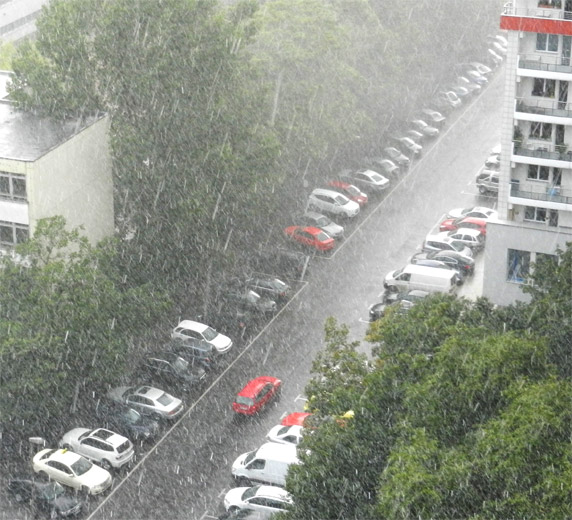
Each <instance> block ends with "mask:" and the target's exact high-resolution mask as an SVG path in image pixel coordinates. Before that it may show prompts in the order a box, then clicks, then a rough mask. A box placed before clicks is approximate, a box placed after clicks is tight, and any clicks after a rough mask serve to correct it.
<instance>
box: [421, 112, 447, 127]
mask: <svg viewBox="0 0 572 520" xmlns="http://www.w3.org/2000/svg"><path fill="white" fill-rule="evenodd" d="M420 115H421V117H422V119H423V120H425V121H427V122H428V123H429V124H431V125H433V126H437V127H441V126H443V125H444V124H445V121H446V120H447V118H446V117H445V116H444V115H443V114H441V112H438V111H437V110H433V109H432V108H423V109H421V114H420Z"/></svg>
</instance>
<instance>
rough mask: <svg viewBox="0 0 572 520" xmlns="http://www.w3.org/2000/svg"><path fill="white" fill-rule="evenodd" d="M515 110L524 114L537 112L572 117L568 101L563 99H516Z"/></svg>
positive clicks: (545, 114)
mask: <svg viewBox="0 0 572 520" xmlns="http://www.w3.org/2000/svg"><path fill="white" fill-rule="evenodd" d="M516 111H517V112H523V113H525V114H538V115H543V116H555V117H572V109H571V108H570V103H566V102H564V101H553V102H547V101H545V100H544V99H542V100H533V99H522V98H520V99H517V100H516Z"/></svg>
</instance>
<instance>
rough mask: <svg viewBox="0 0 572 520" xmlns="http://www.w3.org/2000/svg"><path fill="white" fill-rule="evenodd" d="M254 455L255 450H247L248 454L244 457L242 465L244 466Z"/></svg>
mask: <svg viewBox="0 0 572 520" xmlns="http://www.w3.org/2000/svg"><path fill="white" fill-rule="evenodd" d="M254 457H256V450H254V451H251V452H249V453H248V455H247V456H246V457H244V465H245V466H246V465H247V464H248V463H249V462H250V461H251V460H253V459H254Z"/></svg>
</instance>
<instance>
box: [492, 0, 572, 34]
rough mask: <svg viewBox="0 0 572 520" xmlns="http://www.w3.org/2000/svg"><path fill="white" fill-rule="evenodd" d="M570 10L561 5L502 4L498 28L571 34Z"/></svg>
mask: <svg viewBox="0 0 572 520" xmlns="http://www.w3.org/2000/svg"><path fill="white" fill-rule="evenodd" d="M571 22H572V12H570V11H565V10H564V9H562V8H561V7H549V6H542V5H540V6H539V7H514V5H513V4H512V2H509V3H507V4H506V5H505V6H504V9H503V13H502V15H501V23H500V28H501V29H504V30H507V31H519V32H530V33H550V34H563V35H572V23H571Z"/></svg>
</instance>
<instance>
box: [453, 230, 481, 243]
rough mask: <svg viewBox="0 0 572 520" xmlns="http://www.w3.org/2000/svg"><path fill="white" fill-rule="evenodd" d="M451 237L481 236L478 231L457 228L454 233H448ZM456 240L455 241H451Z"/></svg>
mask: <svg viewBox="0 0 572 520" xmlns="http://www.w3.org/2000/svg"><path fill="white" fill-rule="evenodd" d="M450 233H451V235H453V234H455V233H463V234H464V235H473V236H475V237H477V236H482V233H481V232H480V231H479V230H478V229H473V228H459V229H456V230H454V231H450ZM453 240H456V239H453Z"/></svg>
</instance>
